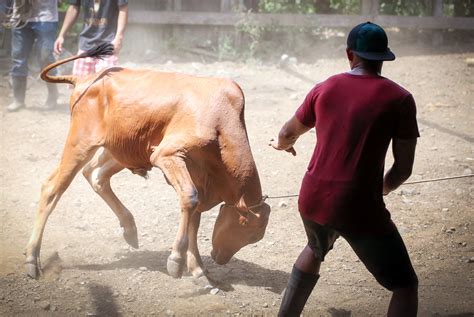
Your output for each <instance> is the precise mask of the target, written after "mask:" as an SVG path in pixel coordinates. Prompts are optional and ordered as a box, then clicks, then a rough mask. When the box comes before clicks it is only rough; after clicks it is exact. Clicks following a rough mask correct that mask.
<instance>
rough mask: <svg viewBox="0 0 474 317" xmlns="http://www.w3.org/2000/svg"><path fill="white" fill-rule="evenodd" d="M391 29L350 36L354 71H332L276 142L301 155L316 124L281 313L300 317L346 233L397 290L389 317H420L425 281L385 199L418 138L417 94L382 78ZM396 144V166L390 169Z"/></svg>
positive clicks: (368, 26) (405, 170) (371, 27)
mask: <svg viewBox="0 0 474 317" xmlns="http://www.w3.org/2000/svg"><path fill="white" fill-rule="evenodd" d="M387 45H388V40H387V35H386V34H385V31H384V30H383V29H382V28H381V27H380V26H378V25H376V24H373V23H370V22H367V23H362V24H360V25H358V26H356V27H355V28H354V29H352V31H351V32H350V33H349V36H348V39H347V49H346V53H347V58H348V59H349V63H350V67H351V71H349V72H347V73H342V74H338V75H335V76H332V77H330V78H328V79H327V80H326V81H324V82H322V83H320V84H318V85H316V86H315V87H314V88H313V89H312V90H311V91H310V92H309V93H308V95H307V96H306V99H305V100H304V102H303V104H302V105H301V106H300V107H299V108H298V110H297V111H296V113H295V115H294V116H293V117H292V118H291V119H290V120H289V121H288V122H286V123H285V125H284V126H283V127H282V129H281V131H280V133H279V135H278V138H276V139H275V140H272V141H271V142H272V143H271V146H273V147H274V148H275V149H277V150H284V151H287V152H290V153H292V154H293V155H296V152H295V149H294V148H293V145H294V144H295V142H296V140H297V139H298V137H299V136H300V135H301V134H303V133H305V132H307V131H308V130H310V129H311V128H313V127H314V128H315V129H316V135H317V142H316V148H315V149H314V153H313V156H312V158H311V161H310V163H309V166H308V170H307V172H306V174H305V176H304V178H303V181H302V185H301V190H300V195H299V200H298V208H299V211H300V214H301V217H302V219H303V224H304V227H305V231H306V234H307V236H308V244H307V245H306V247H305V248H304V249H303V251H302V252H301V254H300V255H299V257H298V259H297V260H296V262H295V264H294V266H293V270H292V273H291V276H290V280H289V282H288V286H287V288H286V292H285V295H284V297H283V299H282V303H281V307H280V312H279V315H280V316H299V315H300V314H301V312H302V310H303V307H304V305H305V303H306V301H307V299H308V297H309V295H310V294H311V292H312V290H313V288H314V286H315V285H316V282H317V280H318V278H319V269H320V265H321V262H322V261H324V257H325V255H326V254H327V253H328V252H329V251H330V250H331V249H332V247H333V244H334V242H335V240H336V239H337V238H338V237H339V236H342V237H343V238H344V239H346V240H347V241H348V242H349V244H350V245H351V247H352V249H353V250H354V251H355V252H356V254H357V256H358V257H359V258H360V260H361V261H362V262H363V263H364V264H365V266H366V267H367V269H368V270H369V271H370V272H371V273H372V274H373V276H374V277H375V278H376V280H377V281H378V282H379V283H380V284H381V285H382V286H384V287H385V288H387V289H388V290H390V291H392V292H393V295H392V299H391V301H390V305H389V308H388V316H405V317H407V316H416V314H417V306H418V291H417V289H418V279H417V276H416V273H415V271H414V269H413V267H412V265H411V262H410V258H409V256H408V253H407V250H406V248H405V245H404V243H403V240H402V238H401V236H400V234H399V233H398V231H397V228H396V226H395V224H394V223H393V222H392V220H391V219H390V213H389V211H388V210H387V209H386V208H385V204H384V201H383V198H382V196H383V195H387V194H388V193H390V192H391V191H392V190H394V189H396V188H397V187H398V186H400V185H401V184H402V183H403V182H404V181H405V180H407V179H408V177H409V176H410V174H411V170H412V166H413V161H414V156H415V147H416V140H417V138H418V137H419V133H418V126H417V122H416V106H415V101H414V99H413V97H412V95H411V94H410V93H409V92H408V91H407V90H405V89H403V88H402V87H400V86H399V85H397V84H396V83H394V82H393V81H391V80H389V79H387V78H384V77H382V76H381V70H382V64H383V61H392V60H394V59H395V55H394V54H393V53H392V52H391V51H390V49H389V48H388V46H387ZM390 142H392V150H393V156H394V163H393V165H392V167H391V168H390V169H389V170H388V172H387V173H386V174H385V177H384V175H383V172H384V162H385V155H386V153H387V149H388V146H389V144H390Z"/></svg>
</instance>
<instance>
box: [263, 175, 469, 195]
mask: <svg viewBox="0 0 474 317" xmlns="http://www.w3.org/2000/svg"><path fill="white" fill-rule="evenodd" d="M473 176H474V174H467V175H456V176H447V177H439V178H431V179H424V180H419V181H412V182H406V183H403V184H402V186H403V185H412V184H420V183H432V182H441V181H446V180H450V179H457V178H467V177H473ZM263 197H264V198H263V200H266V199H279V198H292V197H298V194H291V195H281V196H268V195H265V196H263Z"/></svg>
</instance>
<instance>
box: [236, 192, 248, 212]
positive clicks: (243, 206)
mask: <svg viewBox="0 0 474 317" xmlns="http://www.w3.org/2000/svg"><path fill="white" fill-rule="evenodd" d="M235 208H237V209H238V210H239V211H242V212H247V211H248V208H247V205H246V204H245V200H244V195H242V197H240V199H239V201H238V202H237V204H235Z"/></svg>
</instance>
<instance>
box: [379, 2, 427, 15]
mask: <svg viewBox="0 0 474 317" xmlns="http://www.w3.org/2000/svg"><path fill="white" fill-rule="evenodd" d="M429 3H430V2H427V1H412V0H383V1H380V14H387V15H412V16H422V15H429V14H430V12H429V9H430V7H431V5H430V4H429Z"/></svg>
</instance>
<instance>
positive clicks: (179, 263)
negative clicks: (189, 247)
mask: <svg viewBox="0 0 474 317" xmlns="http://www.w3.org/2000/svg"><path fill="white" fill-rule="evenodd" d="M166 269H167V270H168V274H169V275H170V276H172V277H174V278H181V276H183V269H184V261H183V260H182V259H179V258H175V257H173V255H170V256H169V257H168V261H167V263H166Z"/></svg>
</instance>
